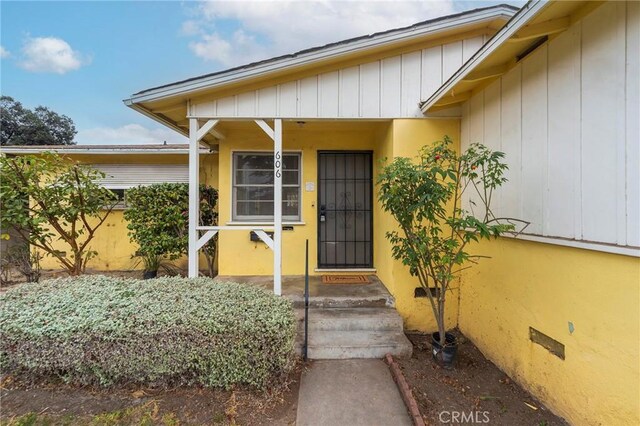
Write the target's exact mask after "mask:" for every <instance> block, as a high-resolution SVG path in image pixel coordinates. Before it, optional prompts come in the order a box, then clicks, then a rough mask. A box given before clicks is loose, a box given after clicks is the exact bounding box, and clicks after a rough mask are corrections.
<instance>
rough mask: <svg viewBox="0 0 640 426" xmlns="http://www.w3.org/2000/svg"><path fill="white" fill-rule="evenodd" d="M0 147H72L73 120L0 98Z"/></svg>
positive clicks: (74, 130)
mask: <svg viewBox="0 0 640 426" xmlns="http://www.w3.org/2000/svg"><path fill="white" fill-rule="evenodd" d="M0 121H1V122H0V144H1V145H3V146H4V145H73V144H75V142H74V141H73V138H74V137H75V135H76V133H77V131H76V127H75V125H74V124H73V121H72V120H71V119H70V118H69V117H67V116H66V115H61V114H58V113H56V112H54V111H51V110H50V109H49V108H47V107H43V106H38V107H36V108H35V109H34V110H33V111H32V110H30V109H28V108H25V107H23V106H22V104H21V103H20V102H18V101H16V100H14V99H13V98H12V97H10V96H2V97H0Z"/></svg>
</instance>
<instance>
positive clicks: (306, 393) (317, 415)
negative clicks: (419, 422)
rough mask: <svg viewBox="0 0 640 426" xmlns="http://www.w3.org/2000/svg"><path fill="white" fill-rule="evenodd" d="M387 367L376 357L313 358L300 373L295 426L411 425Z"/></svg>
mask: <svg viewBox="0 0 640 426" xmlns="http://www.w3.org/2000/svg"><path fill="white" fill-rule="evenodd" d="M411 424H412V422H411V418H410V417H409V414H408V412H407V408H406V407H405V405H404V402H402V398H401V397H400V393H399V392H398V388H397V387H396V384H395V382H394V381H393V378H392V377H391V373H390V372H389V367H387V365H386V364H385V363H384V362H383V361H381V360H377V359H349V360H336V361H333V360H331V361H315V362H314V363H313V364H312V365H311V368H310V369H309V370H308V371H306V372H305V373H304V374H303V375H302V380H301V383H300V394H299V396H298V414H297V419H296V426H347V425H348V426H357V425H363V426H364V425H367V426H403V425H407V426H410V425H411Z"/></svg>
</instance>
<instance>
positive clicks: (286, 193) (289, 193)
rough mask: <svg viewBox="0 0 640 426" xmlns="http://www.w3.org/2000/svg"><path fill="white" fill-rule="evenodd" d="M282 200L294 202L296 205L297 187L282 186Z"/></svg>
mask: <svg viewBox="0 0 640 426" xmlns="http://www.w3.org/2000/svg"><path fill="white" fill-rule="evenodd" d="M282 202H283V203H285V204H286V203H295V204H296V205H298V187H297V186H296V187H285V188H282Z"/></svg>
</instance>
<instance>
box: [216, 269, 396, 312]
mask: <svg viewBox="0 0 640 426" xmlns="http://www.w3.org/2000/svg"><path fill="white" fill-rule="evenodd" d="M367 276H368V277H369V281H370V283H369V284H323V283H322V277H321V276H319V275H313V276H310V277H309V304H310V306H312V307H335V308H340V307H357V306H370V307H376V306H388V307H393V306H394V305H395V300H394V298H393V296H391V294H390V293H389V291H388V290H387V289H386V287H385V286H384V284H383V283H382V281H380V279H379V278H378V277H376V276H375V275H367ZM215 280H216V281H218V282H236V283H242V284H249V285H255V286H258V287H261V288H264V289H265V290H269V291H273V277H272V276H270V275H252V276H228V275H227V276H217V277H216V278H215ZM282 295H283V296H285V297H287V298H289V299H290V300H292V301H293V303H294V305H295V306H296V307H300V306H304V276H303V275H286V276H283V277H282Z"/></svg>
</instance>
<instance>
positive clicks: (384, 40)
mask: <svg viewBox="0 0 640 426" xmlns="http://www.w3.org/2000/svg"><path fill="white" fill-rule="evenodd" d="M515 14H516V12H515V10H514V9H513V8H511V7H509V6H506V5H500V6H496V7H493V8H490V9H484V10H479V11H475V12H473V13H469V14H467V15H462V16H455V17H452V18H449V19H443V20H442V21H439V22H435V23H433V24H430V25H425V26H424V27H421V28H412V27H409V28H408V29H406V30H399V31H395V32H393V31H392V32H389V33H382V34H381V35H379V36H375V37H370V38H364V39H356V40H355V41H354V42H353V43H345V44H337V45H333V46H331V47H328V48H326V49H321V50H317V51H313V52H310V53H304V54H301V55H295V54H294V56H292V57H290V56H287V57H284V58H283V59H281V60H277V61H268V62H266V63H258V64H257V65H255V66H250V65H249V66H247V67H246V68H244V69H243V68H240V69H238V68H234V69H232V70H228V72H222V73H219V74H215V75H213V76H203V77H202V78H195V79H192V80H186V81H182V82H177V83H174V84H170V85H166V86H162V87H159V88H157V89H149V90H146V91H143V92H139V93H137V94H134V95H132V96H131V97H130V98H128V99H125V100H124V103H125V105H127V106H129V107H131V108H134V109H136V110H138V111H140V112H142V113H143V114H145V115H147V116H149V117H152V118H154V119H156V120H157V118H156V117H155V116H153V114H151V113H150V112H149V111H148V110H146V109H144V108H142V109H138V108H135V106H138V105H139V104H140V103H144V102H149V101H157V100H162V99H166V98H171V97H174V96H179V95H184V94H187V93H190V92H195V91H199V90H203V89H205V88H207V89H209V88H215V87H218V86H222V85H225V84H229V83H238V82H242V81H245V80H250V79H252V78H255V77H256V76H258V75H260V76H263V75H266V74H267V75H268V74H272V73H276V72H280V71H283V70H285V69H286V68H292V67H298V66H303V65H308V64H312V63H315V62H320V61H322V60H325V59H327V58H330V57H335V56H342V55H348V54H350V53H353V52H355V51H359V50H364V49H367V48H369V47H372V46H377V45H380V44H391V43H395V42H401V41H403V40H411V39H413V38H416V37H419V36H424V35H427V34H430V33H436V32H439V31H443V30H446V29H450V28H452V27H455V26H462V25H468V24H472V23H474V22H478V21H485V20H486V21H488V20H495V19H499V18H503V19H510V18H512V17H513V16H514V15H515ZM150 114H151V115H150ZM157 121H160V120H157ZM174 125H175V123H174Z"/></svg>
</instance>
